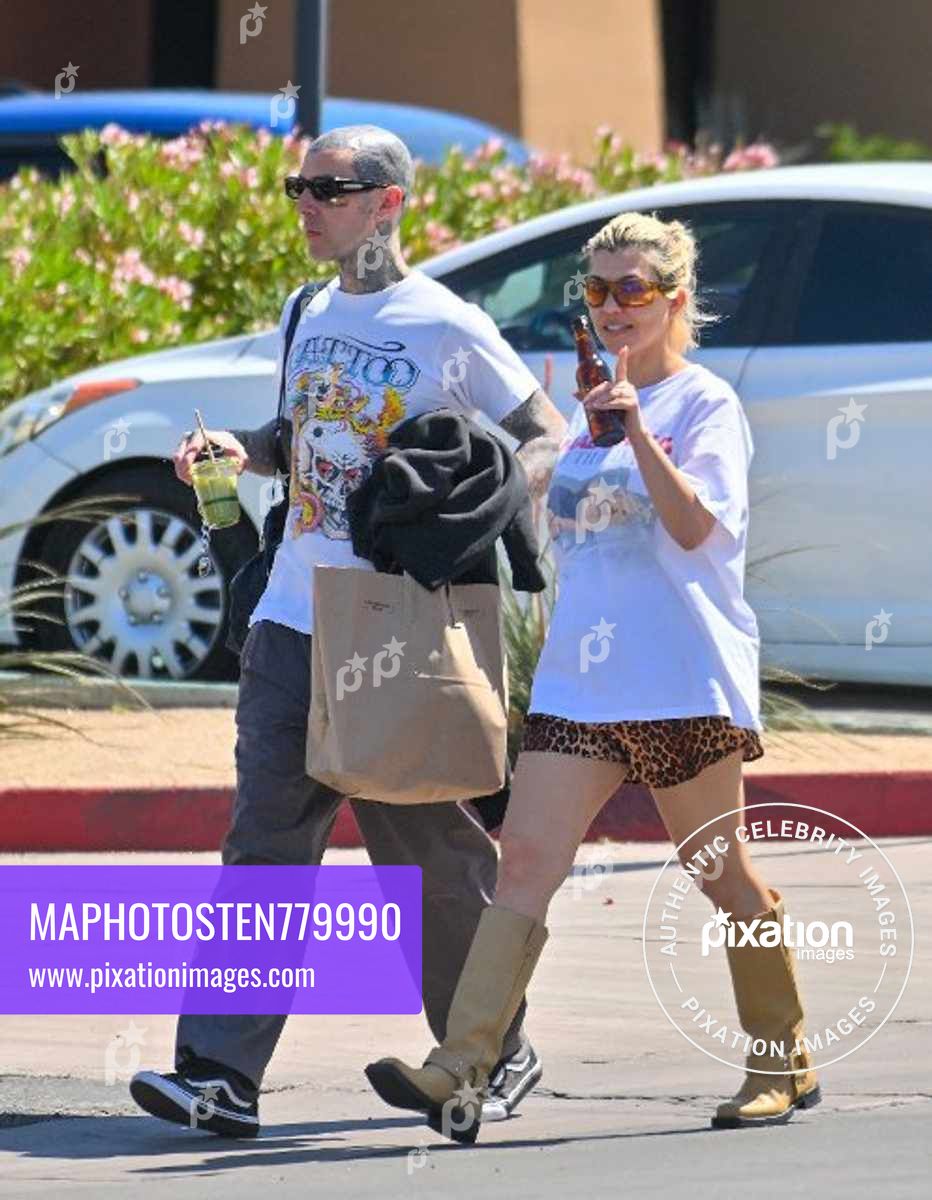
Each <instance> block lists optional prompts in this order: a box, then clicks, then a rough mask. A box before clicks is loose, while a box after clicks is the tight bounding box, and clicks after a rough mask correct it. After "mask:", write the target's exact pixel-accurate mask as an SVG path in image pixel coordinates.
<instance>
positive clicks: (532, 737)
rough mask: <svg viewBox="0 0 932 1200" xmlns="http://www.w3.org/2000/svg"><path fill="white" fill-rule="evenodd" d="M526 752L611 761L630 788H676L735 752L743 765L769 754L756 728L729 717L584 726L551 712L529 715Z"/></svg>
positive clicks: (582, 723)
mask: <svg viewBox="0 0 932 1200" xmlns="http://www.w3.org/2000/svg"><path fill="white" fill-rule="evenodd" d="M521 748H522V750H544V751H547V752H549V753H550V754H576V755H581V756H583V757H584V758H599V759H606V760H608V761H609V762H617V763H623V764H624V765H625V766H626V767H627V768H628V774H627V776H626V779H625V782H626V783H642V784H645V785H646V786H647V787H651V788H667V787H675V786H676V785H677V784H679V783H686V782H687V780H689V779H695V777H696V776H697V775H698V774H699V772H700V771H703V770H705V768H706V767H710V766H711V765H712V764H713V763H716V762H718V761H719V760H720V759H723V758H727V757H728V755H729V754H734V752H735V751H736V750H741V751H743V761H744V762H753V761H754V759H756V758H760V757H761V756H762V755H763V753H764V748H763V746H762V745H761V742H760V738H759V737H758V735H757V733H756V732H755V731H754V730H753V729H739V728H738V727H737V726H736V725H732V723H731V721H730V720H729V719H728V717H721V716H710V717H678V718H674V719H667V720H661V721H613V722H597V723H593V722H583V721H572V720H569V719H567V718H566V717H554V716H551V715H550V714H549V713H536V712H535V713H528V715H527V718H526V720H525V722H524V739H523V744H522V747H521Z"/></svg>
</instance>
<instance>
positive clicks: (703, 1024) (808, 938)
mask: <svg viewBox="0 0 932 1200" xmlns="http://www.w3.org/2000/svg"><path fill="white" fill-rule="evenodd" d="M788 814H789V815H788ZM728 818H734V821H733V822H732V821H728V828H729V830H730V832H729V833H728V834H727V835H726V834H725V833H723V832H722V829H723V825H724V824H725V822H726V819H728ZM713 827H714V828H713ZM713 834H714V835H715V836H714V837H713ZM775 839H777V840H775ZM739 844H740V845H743V846H745V847H748V848H750V849H751V850H752V853H753V852H754V851H755V849H756V854H755V857H760V856H763V855H764V854H766V855H767V860H768V861H767V863H766V867H765V871H766V875H767V876H768V879H769V880H770V881H771V882H773V883H776V884H777V885H778V886H781V885H780V884H779V879H780V874H781V872H780V863H781V861H785V862H791V863H792V865H793V869H794V872H795V878H796V879H797V880H798V879H799V874H800V864H801V863H802V864H804V865H805V878H806V879H809V878H810V877H811V879H812V880H818V883H819V887H817V888H816V887H811V886H797V887H793V886H792V884H788V885H786V887H785V892H784V894H783V897H782V899H783V907H782V910H780V911H779V913H777V912H775V911H774V909H771V910H770V911H769V912H766V913H758V914H756V915H754V916H748V915H744V916H742V917H740V918H739V917H738V916H737V915H736V914H733V913H731V912H728V911H726V910H725V909H723V908H722V907H721V906H720V905H718V904H717V903H715V901H714V895H715V888H714V886H710V885H711V884H712V881H713V880H714V879H715V878H716V877H717V876H721V874H722V872H723V869H724V867H725V864H726V863H727V859H728V856H729V855H730V854H734V853H736V852H737V851H738V847H739ZM695 846H699V849H698V850H694V851H693V852H692V854H688V850H689V849H690V848H692V847H695ZM787 847H788V848H789V849H790V850H792V851H793V853H792V856H791V858H789V859H787V858H786V856H785V848H787ZM782 890H783V888H782V886H781V891H782ZM704 892H705V893H706V894H705V895H704V894H703V893H704ZM710 899H712V900H713V904H714V908H713V910H712V911H711V913H710V911H709V900H710ZM774 904H775V906H776V899H775V901H774ZM776 917H779V919H775V918H776ZM913 941H914V931H913V919H912V911H911V909H910V904H909V898H908V896H907V894H906V891H905V889H904V887H903V883H902V880H901V879H900V877H899V875H898V874H897V871H896V868H895V867H894V866H893V863H892V862H891V861H890V859H889V858H888V857H887V855H886V854H885V853H884V852H883V850H881V849H880V847H879V846H877V845H876V844H875V843H874V842H872V841H871V839H870V838H869V837H867V836H866V834H864V833H863V832H862V831H861V830H859V829H858V828H857V827H856V826H854V825H852V824H851V823H850V822H849V821H846V820H845V819H844V818H842V817H839V816H837V815H836V814H834V813H830V812H827V811H826V810H825V809H821V808H812V807H809V806H807V805H803V804H789V803H784V802H779V803H777V802H767V803H762V804H752V805H749V806H748V807H746V808H745V809H743V810H742V809H735V810H734V811H733V812H731V813H725V814H723V815H722V816H721V817H717V818H715V819H714V820H713V821H709V822H707V823H706V824H705V825H703V826H701V827H700V828H699V829H697V830H696V831H695V832H694V833H693V834H691V835H690V836H689V837H688V838H686V839H684V841H683V842H682V843H681V844H680V846H679V847H677V850H676V851H674V852H673V854H671V856H670V858H669V859H668V860H667V862H666V863H665V864H664V866H663V868H662V869H661V871H660V873H659V875H658V876H657V878H656V880H655V882H654V885H653V887H652V889H651V893H650V897H649V899H648V902H647V906H646V908H645V911H644V924H643V951H644V965H645V967H646V969H647V976H648V980H649V982H650V986H651V989H652V991H653V993H654V996H655V997H656V999H657V1002H658V1003H659V1004H660V1007H661V1009H662V1011H663V1013H664V1016H665V1017H666V1018H667V1020H668V1021H669V1022H670V1024H671V1025H673V1027H674V1029H676V1030H677V1031H678V1032H679V1033H680V1034H681V1035H682V1037H683V1038H684V1039H685V1040H686V1041H687V1042H689V1043H690V1044H691V1045H692V1046H694V1047H695V1048H696V1049H697V1050H701V1051H702V1053H703V1054H707V1055H709V1057H710V1058H714V1059H716V1060H717V1061H718V1062H722V1063H725V1064H726V1065H728V1066H730V1067H734V1068H735V1069H736V1070H739V1071H744V1069H745V1057H746V1055H748V1054H766V1053H775V1054H779V1056H780V1057H786V1056H788V1055H789V1054H790V1053H793V1052H798V1051H800V1050H807V1051H808V1052H809V1054H810V1055H811V1057H812V1060H813V1066H814V1068H815V1069H820V1068H824V1067H827V1066H829V1065H831V1064H832V1063H835V1062H839V1061H840V1060H841V1059H843V1058H847V1056H848V1055H849V1054H853V1053H854V1051H855V1050H857V1049H859V1048H860V1047H861V1046H863V1045H864V1044H865V1042H867V1041H869V1040H870V1038H872V1037H873V1036H874V1035H875V1034H876V1033H878V1032H879V1031H880V1029H881V1028H882V1027H883V1025H884V1024H885V1023H886V1022H887V1021H888V1020H889V1018H890V1016H891V1015H892V1013H893V1011H894V1009H895V1008H896V1006H897V1004H898V1003H899V1000H900V997H901V996H902V994H903V991H904V989H905V987H906V983H907V980H908V979H909V972H910V967H911V965H912V955H913ZM778 948H779V949H778ZM742 949H744V950H748V949H750V950H752V951H754V950H760V952H761V954H762V955H764V954H766V953H768V952H770V953H772V952H774V951H776V952H777V953H780V954H782V955H784V956H785V960H788V962H789V963H790V964H791V969H792V971H793V973H794V974H795V975H797V976H798V978H799V986H800V990H801V992H802V996H803V1002H804V1005H805V1009H806V1026H805V1028H804V1029H803V1030H802V1031H801V1032H799V1033H798V1034H794V1036H795V1037H796V1043H797V1044H796V1045H795V1046H792V1045H790V1046H783V1047H782V1048H781V1049H779V1051H778V1050H773V1049H770V1050H768V1048H767V1047H766V1046H765V1045H764V1044H763V1042H762V1040H761V1039H760V1038H759V1037H756V1036H755V1037H752V1033H753V1032H754V1031H753V1029H752V1030H751V1032H749V1031H748V1030H745V1029H744V1028H743V1027H742V1026H741V1024H740V1022H739V1020H738V1019H737V1017H736V1016H735V1015H734V1013H735V1000H734V997H733V996H732V994H731V992H730V989H729V984H728V979H729V972H728V966H727V961H726V955H729V956H730V955H731V954H734V953H735V952H737V951H739V950H742ZM713 962H714V963H716V964H717V965H718V967H719V969H718V970H717V971H716V970H715V969H714V967H713V966H712V963H713ZM762 964H763V960H762ZM759 1042H760V1043H761V1044H758V1043H759ZM800 1069H801V1070H802V1069H805V1068H800ZM762 1073H764V1074H783V1073H785V1068H784V1070H782V1071H780V1072H774V1071H766V1072H762Z"/></svg>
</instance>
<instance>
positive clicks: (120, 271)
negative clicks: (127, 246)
mask: <svg viewBox="0 0 932 1200" xmlns="http://www.w3.org/2000/svg"><path fill="white" fill-rule="evenodd" d="M131 283H141V284H142V285H143V286H144V287H151V286H152V284H153V283H155V275H154V274H153V272H152V271H150V270H149V268H148V267H147V266H146V264H145V263H144V262H143V261H142V255H141V254H140V253H139V251H138V250H124V251H123V253H122V254H120V255H118V256H117V260H116V263H115V264H114V268H113V277H112V279H111V283H110V286H111V287H112V288H113V290H114V292H116V294H117V295H118V296H125V295H126V292H127V288H128V286H129V284H131Z"/></svg>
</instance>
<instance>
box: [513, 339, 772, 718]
mask: <svg viewBox="0 0 932 1200" xmlns="http://www.w3.org/2000/svg"><path fill="white" fill-rule="evenodd" d="M638 395H639V403H640V407H641V411H642V414H643V416H642V419H643V422H644V425H645V427H646V428H647V429H648V430H649V431H650V432H651V433H652V434H653V436H654V437H655V438H656V440H657V441H658V442H659V443H660V445H661V446H662V448H663V449H664V450H665V451H666V453H667V454H669V455H670V458H671V460H672V462H673V463H674V465H675V466H677V467H678V468H679V469H680V471H682V472H683V474H684V475H685V476H686V477H687V478H688V480H689V482H690V485H691V486H692V487H693V489H694V490H695V492H696V494H697V495H698V497H699V499H700V500H701V502H702V503H703V505H704V506H705V507H706V508H707V509H708V511H709V512H710V513H711V514H712V515H713V516H714V517H715V518H716V523H715V525H714V526H713V529H712V532H711V533H710V534H709V536H708V537H707V538H706V539H705V541H704V542H703V543H702V544H701V545H700V546H698V547H697V548H696V549H694V550H684V549H682V547H680V546H679V545H678V544H677V542H676V541H674V539H673V538H672V537H671V536H670V535H669V534H668V533H667V531H666V530H665V529H664V527H663V524H662V522H661V521H660V518H659V517H658V515H657V512H656V509H655V508H654V506H653V503H652V502H651V500H650V497H649V495H648V493H647V488H646V487H645V485H644V480H643V478H642V476H641V472H640V470H639V469H638V466H637V462H636V460H635V457H634V451H633V450H632V449H631V445H630V443H629V442H628V441H627V440H626V441H624V442H621V443H620V444H619V445H617V446H612V447H609V448H608V449H599V448H598V447H596V446H593V444H592V440H591V438H590V437H589V432H588V426H587V424H586V417H585V412H584V410H583V407H582V405H580V406H579V408H578V410H577V411H576V412H575V413H574V415H573V418H572V420H571V422H570V426H569V429H568V431H567V435H566V437H565V439H564V441H563V444H562V446H561V449H560V454H559V457H558V459H557V463H556V466H555V469H554V473H553V477H552V479H551V484H550V491H549V494H548V498H547V508H548V512H547V515H548V520H549V523H550V531H551V537H552V544H553V550H554V556H555V560H556V565H557V570H558V576H557V599H556V603H555V606H554V610H553V614H552V618H551V622H550V628H549V630H548V633H547V639H546V642H545V644H544V647H543V650H542V652H541V657H540V662H539V664H538V667H537V672H536V674H535V676H534V684H533V688H532V693H531V702H530V706H529V711H530V712H540V713H550V714H552V715H554V716H560V717H568V718H571V719H573V720H577V721H589V722H602V721H626V720H645V721H649V720H661V719H663V718H669V717H694V716H709V715H715V714H719V715H723V716H727V717H730V718H731V720H732V722H733V723H734V724H735V725H738V726H740V727H742V728H753V729H757V730H759V729H760V728H761V724H760V693H759V676H758V670H759V667H758V660H759V648H760V641H759V638H758V632H757V622H756V620H755V617H754V614H753V612H752V611H751V609H750V607H749V606H748V604H747V602H746V601H745V599H744V560H745V543H746V538H747V524H748V483H747V476H748V466H749V464H750V461H751V456H752V454H753V447H752V443H751V434H750V430H749V429H748V424H747V419H746V418H745V415H744V412H743V410H742V408H741V404H740V401H739V400H738V397H737V396H736V395H735V393H734V391H733V390H732V389H731V387H729V385H728V384H727V383H725V382H724V380H722V379H719V378H718V377H717V376H716V375H713V374H712V372H711V371H708V370H707V369H706V368H705V367H702V366H700V365H698V364H695V363H694V364H690V366H688V367H686V368H685V369H684V370H682V371H679V372H677V373H676V374H674V375H671V376H669V377H668V378H667V379H663V380H661V381H660V383H657V384H654V385H653V386H652V387H646V388H641V389H640V390H639V393H638Z"/></svg>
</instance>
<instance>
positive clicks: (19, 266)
mask: <svg viewBox="0 0 932 1200" xmlns="http://www.w3.org/2000/svg"><path fill="white" fill-rule="evenodd" d="M7 257H8V258H9V260H10V266H11V268H12V270H13V278H14V279H19V277H20V275H22V273H23V271H25V270H26V268H27V267H28V266H29V263H30V262H31V261H32V251H31V250H27V249H26V247H25V246H15V247H14V248H13V249H12V250H11V251H10V253H9V254H8V255H7Z"/></svg>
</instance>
